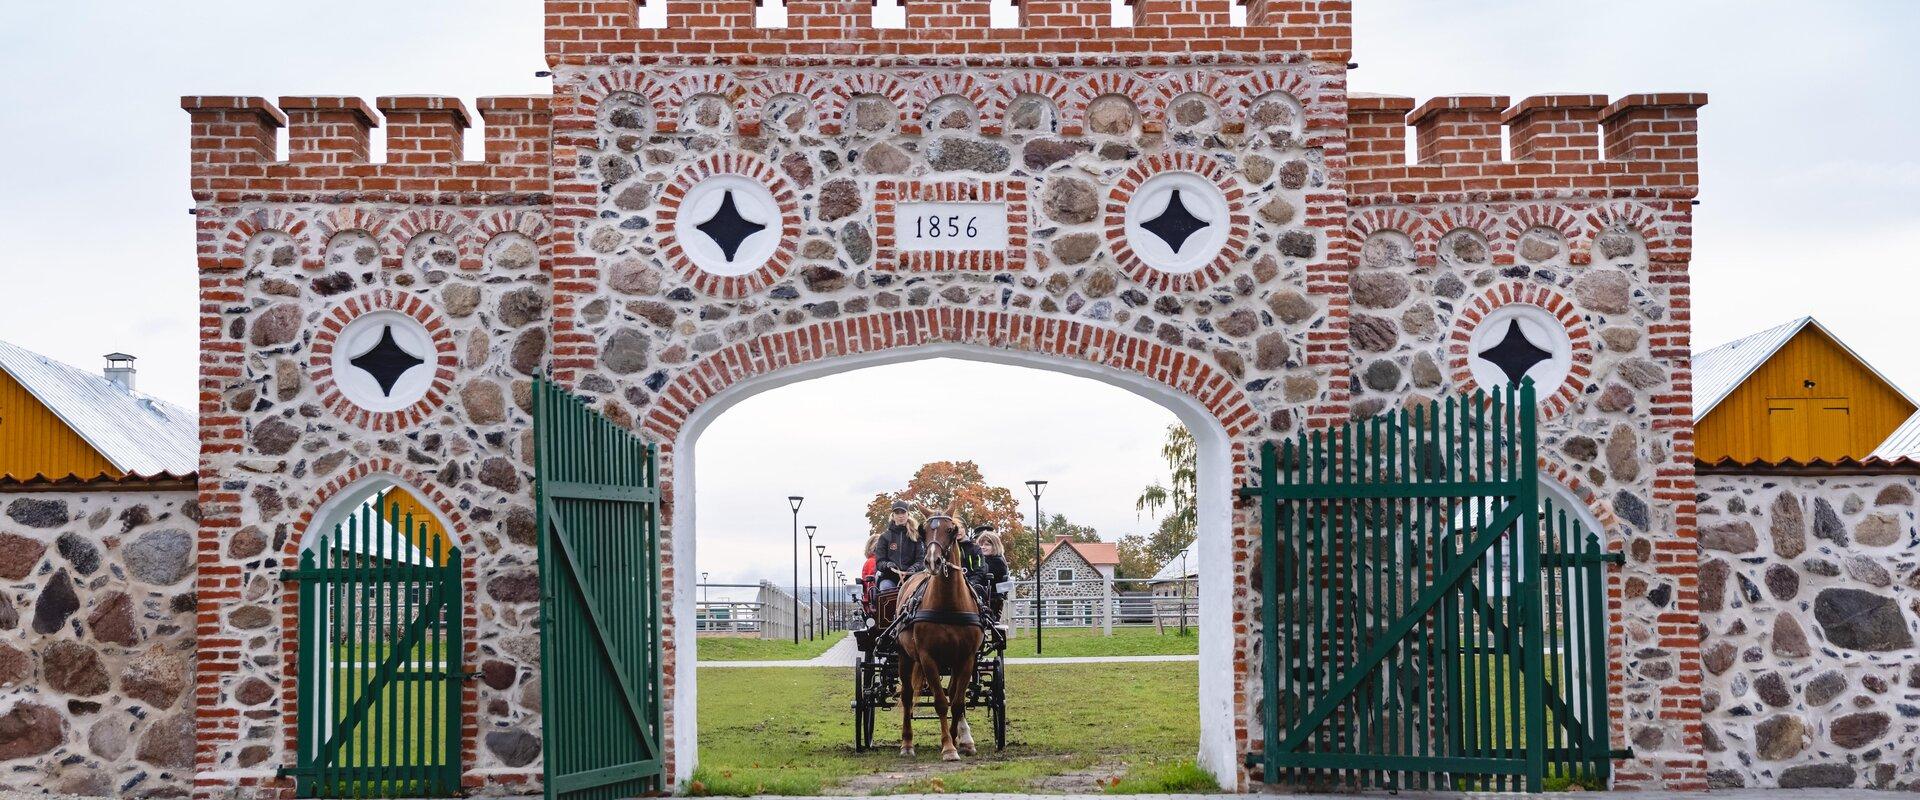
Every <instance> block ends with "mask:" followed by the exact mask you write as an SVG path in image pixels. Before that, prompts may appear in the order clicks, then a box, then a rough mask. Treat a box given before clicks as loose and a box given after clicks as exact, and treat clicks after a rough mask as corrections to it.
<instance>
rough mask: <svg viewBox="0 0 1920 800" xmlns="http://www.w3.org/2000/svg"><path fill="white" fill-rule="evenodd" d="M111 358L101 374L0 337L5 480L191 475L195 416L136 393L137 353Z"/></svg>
mask: <svg viewBox="0 0 1920 800" xmlns="http://www.w3.org/2000/svg"><path fill="white" fill-rule="evenodd" d="M106 358H107V368H106V369H105V370H104V371H103V372H101V373H98V374H96V373H92V372H88V371H86V370H82V369H79V368H77V367H73V366H69V365H67V364H62V363H60V362H58V361H54V360H53V359H50V358H47V357H46V356H42V355H40V354H38V353H34V352H32V351H29V350H25V349H22V348H20V347H16V346H14V345H12V344H8V343H6V342H0V480H8V479H11V480H12V481H14V482H21V481H30V480H36V479H52V480H59V479H78V480H89V479H96V478H101V477H103V476H104V477H105V478H111V479H125V478H129V477H133V478H156V477H169V478H171V477H179V476H186V475H190V474H192V473H193V471H194V469H195V467H196V462H197V461H198V459H199V450H200V446H199V430H198V428H197V426H196V424H195V421H194V417H193V414H191V413H189V412H188V411H186V410H185V409H182V408H180V407H178V406H175V405H172V404H170V403H167V402H165V401H163V400H160V399H158V398H155V397H151V396H148V395H145V394H141V393H140V392H138V391H135V390H134V386H133V383H134V368H133V361H134V358H133V356H130V355H127V354H125V353H111V354H108V355H107V356H106Z"/></svg>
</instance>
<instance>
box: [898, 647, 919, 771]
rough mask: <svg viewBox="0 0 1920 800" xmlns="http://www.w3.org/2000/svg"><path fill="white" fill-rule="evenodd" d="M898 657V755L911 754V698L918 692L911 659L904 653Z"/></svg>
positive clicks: (914, 668)
mask: <svg viewBox="0 0 1920 800" xmlns="http://www.w3.org/2000/svg"><path fill="white" fill-rule="evenodd" d="M902 652H903V655H902V656H901V658H900V662H899V663H900V755H903V756H912V755H913V698H914V696H915V695H917V694H919V693H920V690H919V687H918V686H915V685H914V678H915V677H916V676H915V674H914V672H915V670H916V669H917V668H916V667H915V666H914V661H913V659H910V658H907V657H905V655H904V651H902Z"/></svg>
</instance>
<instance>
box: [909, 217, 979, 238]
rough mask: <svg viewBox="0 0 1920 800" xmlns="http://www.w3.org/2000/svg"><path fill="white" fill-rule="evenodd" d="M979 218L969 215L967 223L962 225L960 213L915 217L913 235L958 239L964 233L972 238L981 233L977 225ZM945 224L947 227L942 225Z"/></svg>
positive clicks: (917, 236)
mask: <svg viewBox="0 0 1920 800" xmlns="http://www.w3.org/2000/svg"><path fill="white" fill-rule="evenodd" d="M979 219H980V218H979V217H967V222H966V225H964V226H962V225H961V224H960V215H959V214H949V215H947V216H946V217H944V218H943V217H940V216H939V215H928V216H924V217H915V218H914V219H913V235H914V237H915V238H921V239H939V238H942V237H945V238H950V239H958V238H960V236H961V235H962V234H963V233H964V235H965V236H966V237H967V238H969V239H971V238H973V237H975V236H979V235H980V230H979V228H978V227H977V226H976V225H975V223H976V222H978V221H979ZM943 225H944V226H945V227H942V226H943Z"/></svg>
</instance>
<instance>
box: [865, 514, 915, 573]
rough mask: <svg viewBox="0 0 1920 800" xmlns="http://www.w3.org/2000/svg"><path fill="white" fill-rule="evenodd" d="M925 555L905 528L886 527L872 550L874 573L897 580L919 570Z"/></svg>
mask: <svg viewBox="0 0 1920 800" xmlns="http://www.w3.org/2000/svg"><path fill="white" fill-rule="evenodd" d="M925 555H926V553H925V552H924V551H923V550H922V549H921V545H920V540H919V539H917V538H914V537H913V536H911V535H908V531H907V526H905V525H892V524H889V525H888V526H887V530H886V531H885V532H884V533H881V534H880V545H879V547H876V548H875V549H874V572H875V573H876V574H880V575H891V576H892V577H893V578H894V579H896V580H898V579H899V578H900V576H902V575H905V574H906V573H909V572H913V571H915V570H918V569H920V561H921V559H922V558H923V557H924V556H925Z"/></svg>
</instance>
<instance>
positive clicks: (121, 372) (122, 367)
mask: <svg viewBox="0 0 1920 800" xmlns="http://www.w3.org/2000/svg"><path fill="white" fill-rule="evenodd" d="M106 359H107V368H106V369H105V370H103V373H102V374H104V375H106V377H107V380H110V381H113V384H114V385H115V386H118V387H120V388H122V389H125V390H127V391H129V392H131V391H133V371H134V370H133V356H130V355H127V354H126V353H108V354H107V355H106Z"/></svg>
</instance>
